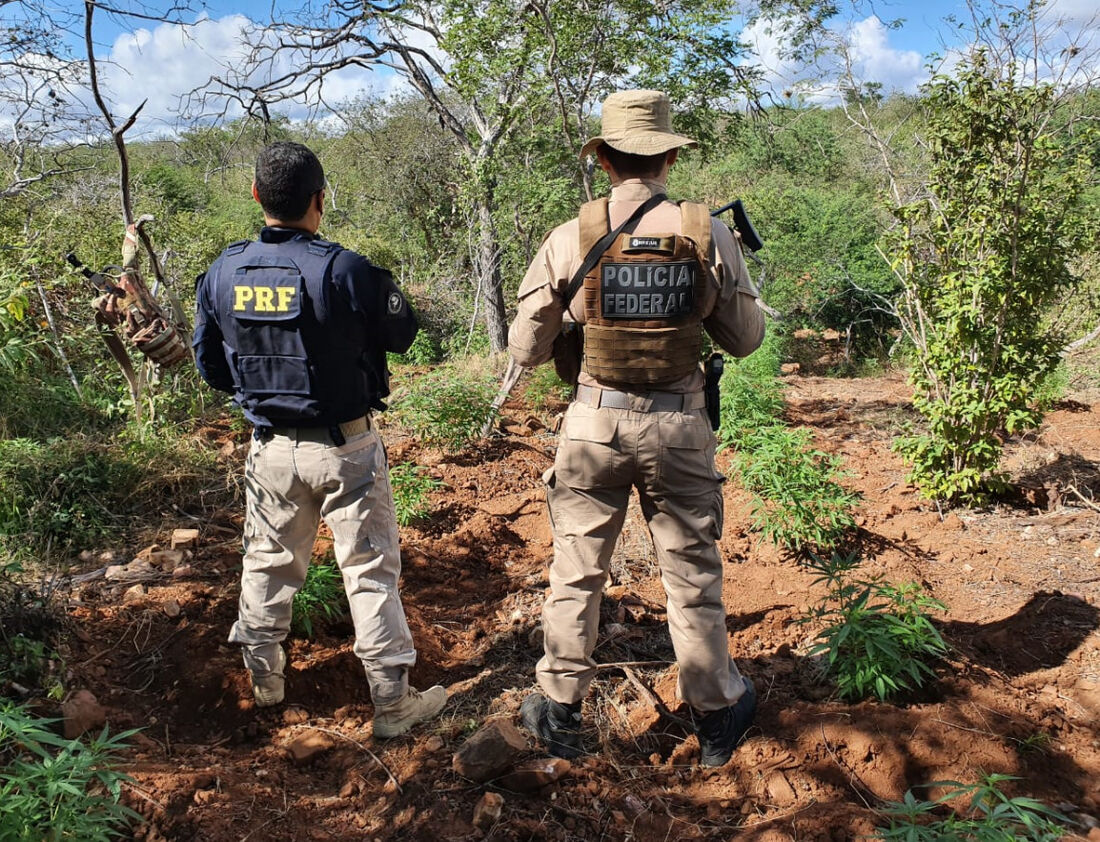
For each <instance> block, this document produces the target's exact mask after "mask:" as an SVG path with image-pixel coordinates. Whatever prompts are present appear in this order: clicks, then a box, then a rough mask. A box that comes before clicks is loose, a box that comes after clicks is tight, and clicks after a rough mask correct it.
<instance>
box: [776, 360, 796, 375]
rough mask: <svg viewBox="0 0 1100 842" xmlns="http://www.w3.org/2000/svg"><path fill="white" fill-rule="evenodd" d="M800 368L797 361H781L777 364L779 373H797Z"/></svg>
mask: <svg viewBox="0 0 1100 842" xmlns="http://www.w3.org/2000/svg"><path fill="white" fill-rule="evenodd" d="M801 370H802V366H801V365H799V364H798V363H783V364H782V365H781V366H779V373H780V374H798V372H800V371H801Z"/></svg>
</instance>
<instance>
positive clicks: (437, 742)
mask: <svg viewBox="0 0 1100 842" xmlns="http://www.w3.org/2000/svg"><path fill="white" fill-rule="evenodd" d="M424 748H426V749H427V750H428V751H439V750H440V749H441V748H443V738H442V737H441V736H439V735H438V734H432V736H430V737H428V739H427V740H425V741H424Z"/></svg>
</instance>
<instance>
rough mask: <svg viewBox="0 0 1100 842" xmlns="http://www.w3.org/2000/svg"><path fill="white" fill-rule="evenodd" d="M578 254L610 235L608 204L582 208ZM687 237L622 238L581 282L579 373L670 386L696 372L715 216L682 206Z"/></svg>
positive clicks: (613, 381)
mask: <svg viewBox="0 0 1100 842" xmlns="http://www.w3.org/2000/svg"><path fill="white" fill-rule="evenodd" d="M578 219H579V222H580V246H581V252H580V253H581V254H588V252H589V251H590V250H591V248H592V246H593V245H594V244H595V243H596V242H597V241H599V239H600V238H601V237H604V236H606V235H607V234H608V232H610V230H611V222H610V219H609V217H608V210H607V199H606V198H602V199H597V200H595V201H593V202H586V203H585V204H584V205H582V206H581V210H580V214H579V217H578ZM680 227H681V230H682V231H683V234H665V235H660V234H656V235H639V234H621V235H620V236H619V238H618V239H617V240H616V241H615V242H613V243H612V244H611V246H610V247H609V248H608V249H607V251H605V252H604V254H603V256H602V257H601V258H600V260H599V262H597V263H596V265H595V266H593V267H592V271H590V272H589V273H588V274H587V275H585V278H584V286H583V294H584V299H583V302H584V359H583V362H582V368H583V370H584V371H586V372H587V373H588V374H589V375H590V376H592V377H594V378H596V379H597V380H599V381H600V382H601V383H607V384H608V385H611V386H615V387H617V388H625V389H632V388H633V389H637V388H638V387H644V388H651V387H660V386H667V385H670V384H672V383H674V382H676V381H677V380H680V379H682V378H684V377H686V376H688V375H689V374H691V373H692V372H693V371H695V370H696V369H697V368H698V367H699V359H700V356H701V353H702V346H703V328H702V323H703V314H702V307H703V299H704V297H705V293H706V285H707V279H708V274H709V272H710V261H709V255H710V246H711V242H710V211H709V209H708V208H707V206H706V205H702V204H697V203H694V202H681V203H680Z"/></svg>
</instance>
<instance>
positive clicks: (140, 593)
mask: <svg viewBox="0 0 1100 842" xmlns="http://www.w3.org/2000/svg"><path fill="white" fill-rule="evenodd" d="M144 596H145V585H142V584H137V585H130V587H128V588H127V589H126V590H125V592H124V593H123V594H122V601H123V602H126V603H129V602H137V601H138V600H140V599H141V598H142V597H144Z"/></svg>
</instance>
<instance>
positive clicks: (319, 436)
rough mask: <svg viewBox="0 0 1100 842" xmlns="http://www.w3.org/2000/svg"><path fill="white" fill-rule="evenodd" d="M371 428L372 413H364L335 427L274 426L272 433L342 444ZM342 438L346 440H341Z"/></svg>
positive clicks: (298, 438) (303, 439)
mask: <svg viewBox="0 0 1100 842" xmlns="http://www.w3.org/2000/svg"><path fill="white" fill-rule="evenodd" d="M369 429H370V415H364V416H363V417H362V418H353V419H352V420H351V421H345V422H344V423H343V424H338V425H336V426H333V427H272V428H271V435H273V436H287V437H288V438H292V439H297V440H298V441H319V442H330V441H331V442H333V443H334V444H336V445H337V446H340V445H342V444H343V443H344V441H347V440H348V439H350V438H352V437H354V436H358V435H362V434H363V433H365V432H367V430H369ZM337 434H339V435H337ZM341 438H342V439H344V441H340V440H339V439H341Z"/></svg>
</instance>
